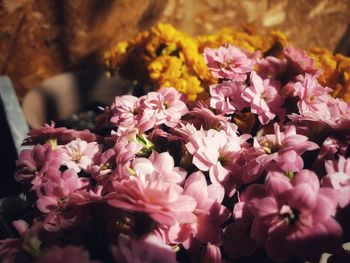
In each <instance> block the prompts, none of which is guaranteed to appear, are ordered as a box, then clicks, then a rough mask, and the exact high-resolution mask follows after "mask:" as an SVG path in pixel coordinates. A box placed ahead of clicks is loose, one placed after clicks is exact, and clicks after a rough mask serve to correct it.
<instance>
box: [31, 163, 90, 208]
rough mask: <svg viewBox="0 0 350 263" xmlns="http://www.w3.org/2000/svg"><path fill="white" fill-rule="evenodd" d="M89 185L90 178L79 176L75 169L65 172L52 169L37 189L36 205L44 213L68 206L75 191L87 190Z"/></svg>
mask: <svg viewBox="0 0 350 263" xmlns="http://www.w3.org/2000/svg"><path fill="white" fill-rule="evenodd" d="M89 185H90V182H89V179H87V178H79V177H78V175H77V174H76V172H75V171H74V170H73V169H68V170H66V171H64V172H63V173H61V172H60V171H58V170H50V171H49V172H48V175H47V176H46V180H45V181H43V182H42V183H41V185H40V186H38V188H37V189H36V193H37V196H38V200H37V201H36V205H37V207H38V209H39V210H40V211H41V212H43V213H49V212H50V211H53V210H56V209H59V208H63V207H66V206H68V205H69V204H70V202H71V200H72V196H73V194H74V193H75V192H78V191H87V189H88V187H89Z"/></svg>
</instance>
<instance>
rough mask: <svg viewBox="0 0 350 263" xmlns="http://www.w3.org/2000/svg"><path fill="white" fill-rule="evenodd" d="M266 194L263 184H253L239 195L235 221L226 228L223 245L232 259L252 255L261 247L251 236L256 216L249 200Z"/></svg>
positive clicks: (233, 213) (235, 207)
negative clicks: (251, 209) (250, 207)
mask: <svg viewBox="0 0 350 263" xmlns="http://www.w3.org/2000/svg"><path fill="white" fill-rule="evenodd" d="M265 194H266V193H265V189H264V187H263V186H262V185H260V184H259V185H258V184H252V185H249V187H247V188H246V190H245V191H244V192H242V193H240V194H239V195H238V200H239V202H237V203H236V204H235V206H234V209H233V212H232V215H233V219H234V221H233V223H231V224H229V225H228V226H227V227H226V228H225V229H224V243H223V246H222V247H223V249H224V251H225V253H227V255H228V256H229V258H230V259H235V258H238V257H242V256H243V257H247V256H250V255H252V254H253V253H254V251H255V249H256V248H257V247H259V242H257V241H256V240H253V239H252V238H251V236H250V231H251V227H252V223H253V219H254V216H253V214H252V212H251V211H250V209H249V202H250V201H252V200H253V199H254V198H261V197H264V196H265Z"/></svg>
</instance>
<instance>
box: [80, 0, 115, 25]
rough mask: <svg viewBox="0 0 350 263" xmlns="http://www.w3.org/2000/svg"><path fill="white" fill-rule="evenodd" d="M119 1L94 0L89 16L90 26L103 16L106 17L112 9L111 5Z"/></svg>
mask: <svg viewBox="0 0 350 263" xmlns="http://www.w3.org/2000/svg"><path fill="white" fill-rule="evenodd" d="M117 2H118V1H117V0H99V1H92V2H91V8H90V9H89V11H88V16H87V23H88V26H89V27H91V26H93V25H94V23H95V22H96V21H98V20H99V19H100V18H101V17H106V16H107V14H108V13H109V11H110V10H111V7H112V6H113V5H114V4H116V3H117Z"/></svg>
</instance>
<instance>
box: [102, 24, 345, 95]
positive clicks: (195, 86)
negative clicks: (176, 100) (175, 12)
mask: <svg viewBox="0 0 350 263" xmlns="http://www.w3.org/2000/svg"><path fill="white" fill-rule="evenodd" d="M227 44H230V45H232V46H236V47H239V48H243V49H244V50H246V51H248V52H250V53H252V54H254V52H256V51H258V52H259V53H255V56H260V57H264V58H266V59H267V61H269V63H270V64H271V66H273V65H272V64H273V63H274V62H276V61H273V59H271V57H270V56H274V57H278V58H281V57H284V55H286V54H284V55H283V52H282V50H283V48H284V47H286V46H288V45H289V41H288V39H287V37H286V36H285V35H284V34H283V33H282V32H279V31H271V32H269V33H268V34H265V35H261V34H258V33H257V32H256V30H255V29H254V28H253V27H251V26H247V25H245V26H243V27H242V28H241V29H235V28H224V29H222V30H221V31H219V32H217V33H215V34H213V35H199V36H196V37H190V36H188V35H186V34H185V33H183V32H181V31H178V30H176V29H175V28H174V27H172V26H171V25H169V24H162V23H159V24H157V25H155V26H154V27H152V28H151V29H150V30H149V31H145V32H141V33H139V34H137V35H136V36H135V37H134V38H133V39H131V40H129V41H123V42H120V43H118V44H117V45H116V46H115V47H114V48H112V49H111V50H109V51H108V52H106V53H105V66H106V73H107V76H111V75H113V74H115V73H116V72H117V73H118V74H120V75H121V76H123V77H124V78H126V79H129V80H131V81H133V82H134V83H137V86H138V88H140V87H141V88H143V89H145V90H149V89H152V90H158V89H159V88H162V87H174V88H175V89H176V90H178V91H179V92H181V93H184V94H186V95H187V97H188V99H189V100H190V101H194V100H196V99H202V98H207V97H208V86H209V85H210V84H215V83H216V82H217V77H219V76H217V74H216V73H213V74H210V71H209V70H208V68H207V67H206V66H205V62H208V61H204V60H203V56H202V53H203V52H204V49H206V48H213V49H218V54H219V53H221V51H220V47H222V46H224V45H227ZM234 49H235V48H232V50H231V51H230V52H231V53H232V52H235V51H234ZM308 54H309V55H310V59H313V60H314V61H315V67H316V68H317V69H320V70H321V71H320V74H319V75H318V76H317V80H318V81H319V83H320V84H321V85H322V86H327V87H330V88H331V89H332V92H331V94H332V96H333V97H339V98H342V99H343V100H345V101H346V102H350V95H349V92H348V91H349V90H350V89H349V88H350V58H349V57H345V56H343V55H340V54H337V55H334V56H333V55H332V54H331V53H330V52H329V51H328V50H327V49H324V48H311V49H310V50H308ZM236 55H238V53H237V51H236ZM290 55H292V56H294V55H295V54H293V53H291V54H290ZM286 56H288V55H286ZM236 58H237V57H236ZM294 58H295V57H294ZM221 59H223V58H221ZM242 61H244V60H242ZM236 62H237V63H239V62H238V61H236ZM246 62H247V63H249V60H247V61H246ZM266 63H267V62H266ZM274 66H277V65H274ZM241 69H242V70H243V71H244V70H247V68H244V67H241ZM216 72H217V71H216ZM222 72H223V74H225V73H224V72H225V70H224V71H222ZM221 77H223V76H221Z"/></svg>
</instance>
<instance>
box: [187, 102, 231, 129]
mask: <svg viewBox="0 0 350 263" xmlns="http://www.w3.org/2000/svg"><path fill="white" fill-rule="evenodd" d="M187 116H188V117H190V119H189V121H188V123H191V124H193V125H194V127H196V128H197V130H199V129H201V128H203V129H204V130H210V129H218V130H222V128H223V127H224V126H226V125H227V123H228V120H229V118H228V117H225V116H224V115H222V114H215V113H214V112H212V111H211V110H210V109H208V108H207V107H206V106H204V105H201V104H200V105H198V106H197V107H195V108H193V109H192V110H191V111H190V112H189V113H188V114H187ZM234 125H235V124H233V123H232V126H234ZM235 130H237V126H236V128H235Z"/></svg>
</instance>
